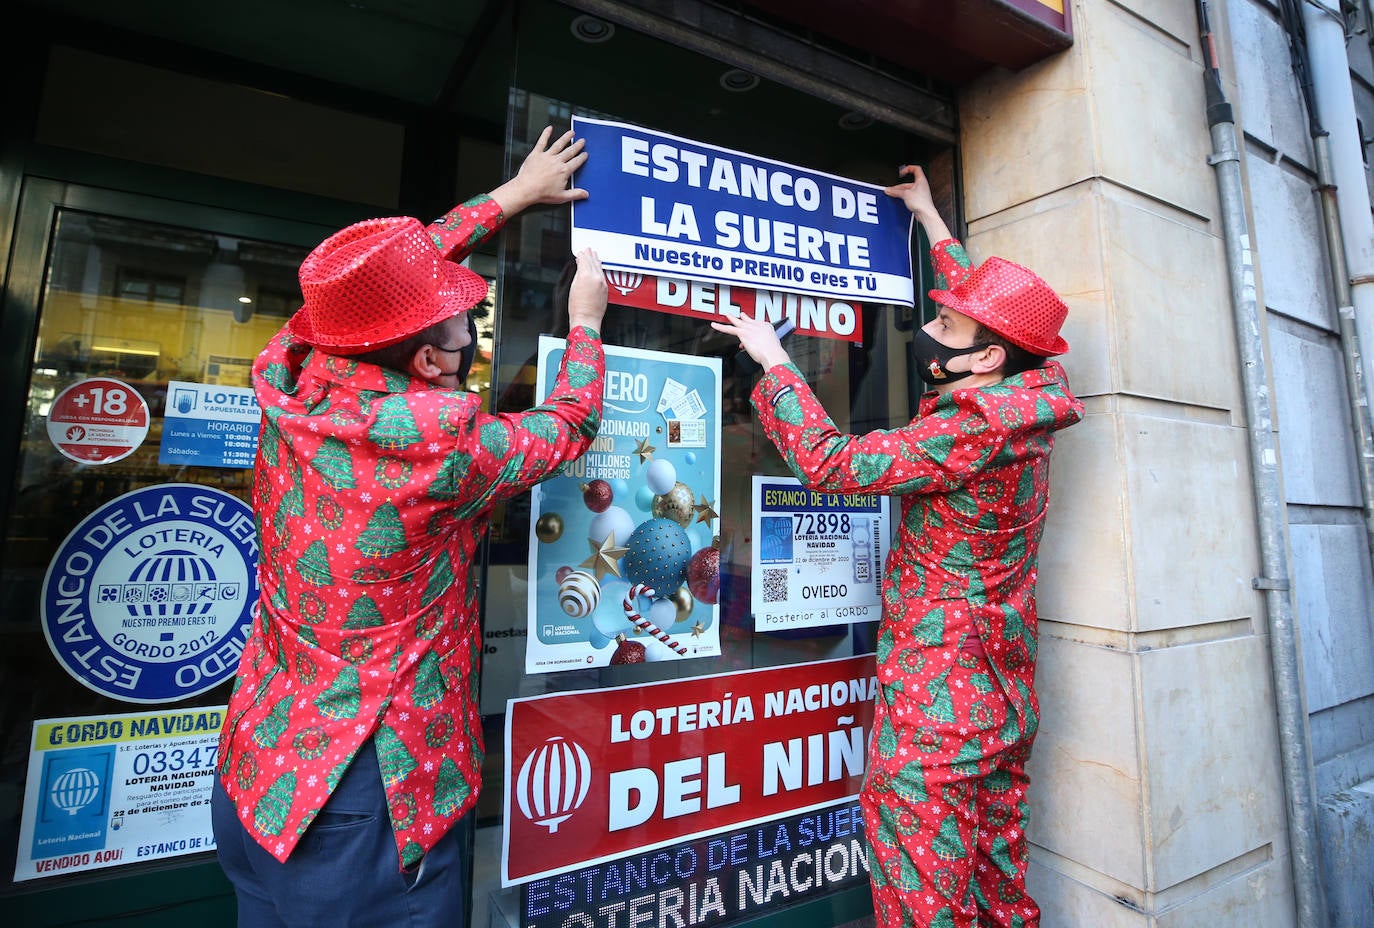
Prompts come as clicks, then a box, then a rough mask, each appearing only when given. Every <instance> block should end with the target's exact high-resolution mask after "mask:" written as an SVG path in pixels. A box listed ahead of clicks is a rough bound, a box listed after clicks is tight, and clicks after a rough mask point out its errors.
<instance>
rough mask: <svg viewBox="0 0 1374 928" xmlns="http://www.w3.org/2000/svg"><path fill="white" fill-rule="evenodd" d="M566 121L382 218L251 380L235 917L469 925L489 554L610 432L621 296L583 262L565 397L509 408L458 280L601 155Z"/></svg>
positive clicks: (235, 771) (319, 283) (562, 389)
mask: <svg viewBox="0 0 1374 928" xmlns="http://www.w3.org/2000/svg"><path fill="white" fill-rule="evenodd" d="M550 134H551V132H550V130H547V129H546V130H545V131H544V134H543V135H542V136H541V137H540V139H539V142H538V143H537V144H536V145H535V147H534V149H533V151H532V152H531V153H530V155H529V156H528V158H527V159H526V160H525V162H524V164H523V165H522V166H521V168H520V171H519V173H518V174H517V175H516V177H514V178H513V179H512V180H510V181H508V182H507V183H505V184H504V185H502V186H501V187H498V188H497V189H496V190H494V191H492V192H491V194H490V195H488V196H480V197H477V198H476V199H473V200H469V201H468V202H466V203H464V204H462V205H461V206H459V207H457V208H456V209H454V210H453V211H452V212H450V213H448V214H447V215H445V216H444V217H442V218H441V219H439V220H438V221H436V222H434V223H432V224H431V225H429V226H428V227H426V226H425V225H423V224H422V223H421V222H419V221H418V220H416V219H411V218H390V219H373V220H368V221H366V222H360V223H357V224H355V225H353V226H349V227H348V228H347V229H344V230H342V231H341V232H338V233H335V234H334V235H332V236H330V238H328V239H326V240H325V241H324V242H323V243H322V244H320V245H319V246H318V247H317V248H316V249H315V250H314V251H313V252H311V253H310V255H309V257H307V258H306V260H305V262H304V263H303V264H302V265H301V269H300V280H301V290H302V292H303V294H304V296H305V304H304V306H303V307H302V308H301V310H300V311H299V312H298V313H296V315H295V316H293V317H292V319H291V320H290V321H289V322H288V323H287V325H286V327H285V328H283V329H282V331H281V332H280V333H279V334H278V335H277V336H276V337H275V338H274V339H273V340H272V342H271V343H270V344H269V345H268V346H267V348H266V349H265V350H264V351H263V352H262V354H261V355H260V356H259V357H258V359H257V362H256V363H255V364H254V366H253V387H254V390H255V392H256V394H257V397H258V401H259V402H260V403H261V405H262V408H263V412H264V415H263V422H262V431H261V439H260V443H259V449H258V458H257V463H256V465H255V471H254V483H253V508H254V510H255V512H256V514H257V520H258V539H259V550H260V552H261V555H260V563H259V581H260V584H261V587H262V596H261V600H260V603H259V606H260V609H261V612H260V614H259V616H258V620H257V623H256V624H255V626H254V628H253V632H252V635H251V637H250V638H249V640H248V642H247V645H246V647H245V649H244V652H243V657H242V660H241V662H240V665H239V672H238V678H237V679H236V680H235V683H234V691H233V694H232V695H231V697H230V699H229V708H228V712H227V714H226V721H225V726H224V732H223V734H222V736H221V739H220V755H219V759H220V762H219V784H218V785H217V788H216V790H215V795H214V799H213V802H212V812H213V820H214V830H215V838H216V841H217V844H218V851H219V857H220V862H221V865H222V866H223V868H224V870H225V872H226V874H228V876H229V878H230V879H231V880H232V881H233V883H234V888H235V891H236V895H237V898H238V903H239V912H238V923H239V925H240V926H245V928H247V926H252V928H268V926H284V925H331V926H334V925H387V926H396V925H410V926H420V925H425V926H429V925H434V926H439V925H443V926H461V925H463V924H464V920H465V910H466V904H467V889H466V888H465V883H466V881H467V879H468V872H469V864H468V855H469V842H470V831H471V821H470V820H471V815H472V809H473V806H474V805H475V804H476V802H477V793H478V788H479V786H480V782H481V764H482V728H481V719H480V717H479V715H478V708H477V677H476V673H475V671H476V667H477V661H478V655H479V653H480V651H481V639H480V635H479V628H478V615H477V597H476V591H475V590H474V589H473V587H472V585H471V582H470V578H469V570H468V568H469V565H470V564H471V563H472V559H473V553H474V551H475V549H476V547H477V545H478V543H479V541H480V539H481V537H482V535H483V533H484V532H485V530H486V527H487V519H488V515H489V513H490V512H491V509H492V507H493V506H494V505H495V504H496V503H497V502H499V501H501V500H503V499H507V498H509V497H512V496H515V495H516V494H519V493H522V492H525V491H526V490H527V489H529V487H530V486H532V485H533V484H535V483H537V482H539V481H540V480H542V479H544V478H546V477H548V476H550V475H551V474H553V473H554V471H556V470H557V469H558V468H559V467H560V466H561V465H562V464H563V463H564V462H566V461H569V460H572V459H573V458H576V457H578V456H579V455H580V454H582V452H583V451H584V450H586V448H587V447H588V445H589V444H590V442H591V440H592V438H594V437H595V435H596V432H597V429H598V427H599V425H600V419H601V393H602V380H603V376H604V373H605V358H604V356H603V353H602V348H601V340H600V334H599V332H598V329H599V327H600V325H601V320H602V315H603V313H604V312H605V308H606V283H605V278H604V277H603V275H602V272H601V267H600V264H599V263H598V261H597V259H596V255H595V254H594V253H592V252H590V251H586V252H583V253H582V254H580V255H578V273H577V276H576V278H575V279H574V281H573V284H572V291H571V295H570V297H569V302H568V316H569V324H570V329H571V331H570V332H569V335H568V347H567V351H566V352H565V355H564V361H563V365H562V367H561V368H560V370H559V373H558V378H557V381H556V382H555V383H554V386H553V390H552V392H551V393H550V395H549V397H548V399H547V400H545V402H544V403H543V404H542V405H540V406H537V407H535V408H534V409H532V410H530V411H529V412H526V413H521V414H519V415H488V414H486V413H484V412H483V411H482V401H481V398H480V397H478V396H477V395H476V394H473V393H467V392H463V391H462V390H461V389H459V388H458V384H459V382H460V378H461V375H462V373H464V372H462V371H461V370H460V368H461V367H462V356H463V354H464V351H463V349H464V348H465V347H467V345H468V341H469V340H470V338H471V334H470V331H469V329H468V324H467V323H468V320H467V310H469V309H470V308H472V307H473V306H474V305H476V304H477V303H478V302H479V301H481V300H482V299H483V298H484V297H485V296H486V294H487V285H486V283H485V281H483V280H482V278H481V277H479V276H478V275H476V274H474V273H472V272H471V271H468V270H467V269H466V268H463V267H461V266H460V265H458V264H456V263H455V261H454V259H460V258H462V257H463V256H464V255H466V254H468V253H469V252H470V251H471V250H472V249H473V248H475V247H476V246H477V245H478V244H479V243H481V242H482V241H484V240H485V239H487V238H488V237H490V236H491V235H493V234H494V233H495V232H496V231H497V230H498V229H499V228H500V227H501V226H502V225H503V224H504V223H505V221H506V219H507V218H508V217H509V216H511V215H513V214H515V213H517V212H519V211H520V210H522V209H524V208H525V207H527V206H531V205H534V204H536V203H548V204H561V203H568V202H571V201H573V200H576V199H581V198H583V197H585V196H586V195H587V194H586V192H585V191H582V190H578V189H569V186H568V184H569V179H570V178H571V176H572V174H573V172H574V171H575V170H576V169H577V168H578V167H579V166H581V164H582V163H583V162H584V161H585V160H586V157H587V156H586V154H585V153H584V152H583V151H582V147H583V145H582V142H580V141H577V142H574V141H573V138H572V133H567V134H565V135H564V136H562V137H561V138H559V139H556V140H554V141H552V142H550Z"/></svg>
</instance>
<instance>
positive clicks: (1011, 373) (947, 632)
mask: <svg viewBox="0 0 1374 928" xmlns="http://www.w3.org/2000/svg"><path fill="white" fill-rule="evenodd" d="M901 170H902V173H904V174H910V175H911V180H910V181H909V182H906V183H901V184H897V185H895V186H892V187H889V188H888V189H887V193H888V195H889V196H893V197H897V198H900V199H901V200H902V201H903V202H905V203H906V205H907V207H908V209H910V210H911V212H912V213H913V214H914V215H915V216H916V218H917V220H918V221H919V222H920V223H921V224H922V226H923V228H924V229H925V231H926V234H927V236H928V237H929V239H930V241H931V242H932V243H933V244H932V246H931V260H932V263H933V265H934V268H935V272H936V275H937V283H939V284H940V287H939V288H938V289H935V290H932V291H930V296H931V298H932V299H933V300H935V301H936V303H937V304H938V307H937V313H936V317H935V319H933V320H932V321H931V322H930V323H929V324H927V325H926V326H924V327H923V328H921V329H920V330H918V331H917V332H916V333H915V335H914V336H913V340H912V363H913V365H914V366H915V367H916V370H917V372H918V373H919V375H920V377H921V379H922V380H923V381H925V383H926V384H927V385H929V387H930V388H931V389H930V392H928V393H926V394H925V395H924V396H923V397H922V398H921V402H920V409H919V412H918V415H917V417H916V418H915V419H913V420H912V422H911V423H910V424H909V425H907V426H904V427H903V428H899V429H891V430H887V429H884V430H880V431H876V432H870V433H868V434H866V435H845V434H841V433H840V432H839V431H838V430H837V429H836V428H835V425H834V423H833V422H832V420H831V419H830V417H829V415H827V414H826V412H825V410H824V409H823V408H822V407H821V404H820V403H819V402H818V401H817V399H816V397H815V394H814V393H812V391H811V389H810V388H809V387H808V386H807V384H806V382H805V381H804V380H803V379H802V376H801V372H800V371H799V370H798V369H797V368H796V367H795V366H793V365H792V363H791V361H790V359H789V357H788V355H787V352H786V351H785V350H783V348H782V346H781V345H780V344H779V342H778V338H777V335H776V334H775V333H774V331H773V328H772V326H770V325H769V324H768V323H766V322H761V321H758V320H754V319H749V318H745V317H742V316H741V317H737V318H733V319H727V320H725V321H723V322H713V323H712V325H713V326H715V327H716V329H718V330H720V331H722V332H729V333H732V334H734V335H736V336H738V337H739V339H740V344H741V345H742V346H743V348H744V349H745V350H746V351H747V352H748V353H749V355H750V356H751V357H752V358H753V359H754V360H755V361H757V362H758V363H759V365H760V366H761V367H763V368H764V375H763V377H762V378H760V380H759V382H758V384H757V385H756V386H755V388H754V391H753V393H752V396H751V399H752V402H753V405H754V408H755V410H756V411H757V413H758V416H759V419H760V422H761V424H762V425H763V429H764V432H765V433H766V434H767V435H768V437H769V438H770V439H771V440H772V441H773V443H774V444H775V445H777V447H778V451H779V453H780V454H781V455H782V457H783V459H784V460H785V461H786V462H787V464H788V466H789V467H790V468H791V469H792V472H793V473H794V474H796V476H797V478H798V479H800V480H801V481H802V482H803V483H805V484H806V485H808V486H811V487H815V488H817V489H821V490H826V491H830V492H841V493H889V494H895V495H897V496H898V497H899V498H900V500H901V509H902V518H901V520H900V522H899V524H898V525H897V527H896V535H895V538H894V539H893V544H892V550H891V554H890V555H889V557H888V562H887V572H886V576H885V578H884V584H883V615H882V622H881V625H880V627H879V631H878V643H877V661H878V663H877V672H878V680H879V683H880V684H881V687H880V695H879V698H878V701H877V705H876V707H875V711H874V719H873V726H874V727H873V737H872V739H871V740H870V743H869V756H868V772H867V776H866V778H865V781H864V787H863V791H862V793H861V795H860V803H861V805H862V806H863V809H864V823H865V830H866V834H867V837H868V844H869V854H870V857H869V870H870V879H871V883H872V887H873V905H874V912H875V914H876V916H877V920H878V924H879V925H882V926H899V925H901V926H922V928H926V926H929V928H975V926H979V928H982V926H993V925H996V926H1002V928H1036V926H1038V925H1039V923H1040V910H1039V908H1038V907H1037V906H1036V904H1035V902H1034V900H1032V899H1031V898H1030V896H1029V895H1028V894H1027V893H1026V885H1025V876H1026V863H1027V856H1028V850H1027V843H1026V824H1027V816H1028V814H1029V807H1028V805H1027V803H1026V789H1027V786H1028V780H1027V777H1026V770H1025V763H1026V759H1027V758H1028V757H1029V756H1030V749H1031V743H1032V742H1033V741H1034V738H1035V731H1036V728H1037V726H1038V724H1039V718H1038V715H1037V713H1038V703H1037V701H1036V697H1035V687H1034V674H1035V654H1036V642H1037V638H1036V623H1037V616H1036V609H1035V582H1036V562H1037V558H1038V554H1039V547H1040V537H1041V533H1042V531H1043V529H1044V524H1045V512H1046V507H1047V505H1048V503H1049V456H1050V451H1051V449H1052V448H1053V447H1054V437H1055V433H1056V432H1058V431H1059V430H1060V429H1063V428H1066V427H1068V426H1070V425H1073V424H1074V423H1075V422H1078V421H1079V420H1080V419H1081V418H1082V416H1083V405H1082V403H1080V402H1079V401H1078V399H1077V398H1076V397H1075V396H1074V395H1073V393H1072V392H1071V391H1070V389H1069V385H1068V379H1067V377H1066V376H1065V373H1064V369H1063V368H1062V367H1061V366H1060V365H1059V364H1058V363H1057V362H1055V361H1052V360H1050V357H1051V356H1053V355H1058V354H1063V353H1064V352H1066V351H1068V347H1069V346H1068V343H1067V342H1065V341H1064V338H1063V337H1062V336H1061V335H1060V334H1059V329H1060V327H1061V325H1062V324H1063V322H1064V319H1065V317H1066V316H1067V315H1068V308H1067V307H1066V306H1065V305H1064V302H1063V300H1061V299H1060V298H1059V297H1058V295H1056V294H1055V292H1054V291H1053V290H1052V289H1051V288H1050V287H1049V285H1048V284H1046V283H1045V282H1044V281H1043V280H1041V279H1040V278H1039V277H1038V276H1037V275H1036V274H1034V273H1033V272H1032V271H1030V270H1028V269H1026V268H1024V267H1022V266H1020V265H1018V264H1014V263H1012V262H1010V261H1006V260H1003V259H1001V258H989V259H988V260H987V261H986V262H984V263H983V264H982V265H981V266H979V267H978V268H977V269H976V270H974V269H973V268H972V267H971V262H970V261H969V258H968V255H967V254H966V253H965V252H964V249H963V246H962V245H960V244H959V243H958V242H957V241H955V240H954V239H953V238H952V237H951V236H950V234H949V230H948V228H947V227H946V226H945V223H944V221H943V220H942V219H941V218H940V215H939V213H938V212H937V211H936V209H935V205H934V202H933V200H932V198H931V195H930V186H929V183H928V182H927V180H926V177H925V175H924V173H923V172H922V171H921V169H920V168H919V167H912V166H906V167H903V168H902V169H901Z"/></svg>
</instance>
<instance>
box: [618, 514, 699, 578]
mask: <svg viewBox="0 0 1374 928" xmlns="http://www.w3.org/2000/svg"><path fill="white" fill-rule="evenodd" d="M628 547H629V549H630V551H629V553H628V554H626V555H625V560H624V561H623V562H622V563H623V564H624V567H625V578H626V579H627V580H629V581H630V582H631V583H642V584H644V585H645V586H648V587H652V588H653V589H654V591H655V593H656V595H658V596H660V597H662V596H668V595H671V594H672V592H673V591H674V590H676V589H677V588H678V587H680V586H682V584H683V583H685V582H686V580H687V562H688V561H690V560H691V559H692V543H691V542H690V541H688V540H687V532H686V531H684V530H683V528H682V526H681V525H678V524H677V523H676V522H674V521H673V520H672V519H650V520H649V521H647V522H641V523H640V524H639V527H638V528H636V529H635V530H634V533H633V534H632V535H630V543H629V545H628Z"/></svg>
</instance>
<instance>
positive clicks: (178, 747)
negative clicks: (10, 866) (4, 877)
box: [14, 706, 224, 882]
mask: <svg viewBox="0 0 1374 928" xmlns="http://www.w3.org/2000/svg"><path fill="white" fill-rule="evenodd" d="M223 721H224V708H223V707H222V706H215V707H210V708H199V709H173V710H169V711H166V712H139V713H130V714H125V715H102V716H86V717H82V718H65V719H40V720H38V721H36V722H34V723H33V741H32V743H31V745H30V750H29V774H28V779H27V780H26V784H27V785H26V786H25V789H24V812H23V819H22V821H21V824H20V827H19V850H18V853H17V855H16V857H15V866H14V879H15V881H16V882H18V881H20V880H32V879H38V878H42V877H49V876H58V875H59V874H64V873H78V872H84V871H87V870H99V869H103V868H105V867H115V866H121V865H123V864H132V863H141V862H143V861H149V860H158V859H160V858H165V857H179V856H181V855H183V854H199V853H202V852H204V851H213V850H214V849H215V838H214V835H213V834H212V833H211V831H210V792H211V789H212V788H213V786H214V782H215V780H214V777H215V752H216V750H217V749H218V747H219V731H220V726H221V724H222V723H223Z"/></svg>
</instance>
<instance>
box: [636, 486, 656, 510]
mask: <svg viewBox="0 0 1374 928" xmlns="http://www.w3.org/2000/svg"><path fill="white" fill-rule="evenodd" d="M653 505H654V491H653V490H651V489H650V488H649V487H640V488H639V489H638V490H636V491H635V506H637V507H638V508H639V511H640V512H648V511H649V510H650V509H652V508H653Z"/></svg>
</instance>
